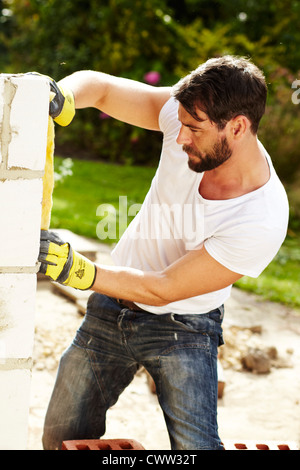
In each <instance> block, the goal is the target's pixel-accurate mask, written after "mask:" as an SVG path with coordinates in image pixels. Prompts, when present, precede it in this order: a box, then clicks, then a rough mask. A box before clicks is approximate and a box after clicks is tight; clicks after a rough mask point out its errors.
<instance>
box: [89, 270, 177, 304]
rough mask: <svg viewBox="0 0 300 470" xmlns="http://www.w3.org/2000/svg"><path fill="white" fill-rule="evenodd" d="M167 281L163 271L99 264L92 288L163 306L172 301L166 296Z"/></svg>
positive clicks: (119, 296)
mask: <svg viewBox="0 0 300 470" xmlns="http://www.w3.org/2000/svg"><path fill="white" fill-rule="evenodd" d="M165 283H166V279H165V277H164V275H163V273H159V272H143V271H140V270H139V269H133V268H127V267H120V266H106V265H99V266H97V273H96V278H95V282H94V285H93V287H92V290H93V291H95V292H99V293H101V294H105V295H108V296H110V297H116V298H120V299H124V300H130V301H133V302H140V303H143V304H146V305H156V306H161V305H166V304H168V303H170V302H171V301H172V299H167V298H166V292H167V289H166V288H165Z"/></svg>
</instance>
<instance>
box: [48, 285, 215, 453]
mask: <svg viewBox="0 0 300 470" xmlns="http://www.w3.org/2000/svg"><path fill="white" fill-rule="evenodd" d="M223 312H224V310H223V306H222V307H220V308H218V309H215V310H213V311H211V312H208V313H206V314H199V315H198V314H197V315H177V314H173V313H170V314H163V315H154V314H151V313H148V312H141V311H134V310H130V309H128V308H124V307H122V306H121V305H120V304H119V303H118V302H117V301H116V300H115V299H112V298H109V297H106V296H104V295H100V294H97V293H93V294H92V295H91V297H90V299H89V301H88V306H87V313H86V315H85V317H84V319H83V322H82V325H81V326H80V328H79V330H78V331H77V333H76V336H75V339H74V341H73V343H72V344H71V346H70V347H69V348H68V349H67V350H66V351H65V353H64V354H63V356H62V358H61V361H60V365H59V370H58V374H57V378H56V383H55V387H54V390H53V393H52V397H51V400H50V403H49V407H48V410H47V414H46V419H45V427H44V435H43V445H44V449H46V450H54V449H60V448H61V443H62V441H64V440H75V439H99V438H100V437H101V436H102V435H103V434H104V433H105V416H106V411H107V410H108V408H110V407H111V406H112V405H114V404H115V403H116V401H117V400H118V397H119V395H120V394H121V393H122V391H123V390H124V389H125V388H126V387H127V386H128V385H129V383H130V382H131V381H132V379H133V377H134V375H135V373H136V372H137V370H138V369H139V367H140V366H144V367H145V369H146V370H147V371H148V372H149V373H150V375H151V376H152V377H153V379H154V382H155V385H156V392H157V397H158V400H159V403H160V406H161V408H162V410H163V413H164V417H165V421H166V425H167V429H168V433H169V436H170V443H171V448H172V449H207V450H218V449H222V448H223V447H222V445H221V441H220V439H219V436H218V426H217V396H218V379H217V353H218V346H219V345H221V344H223V340H222V328H221V323H222V320H223Z"/></svg>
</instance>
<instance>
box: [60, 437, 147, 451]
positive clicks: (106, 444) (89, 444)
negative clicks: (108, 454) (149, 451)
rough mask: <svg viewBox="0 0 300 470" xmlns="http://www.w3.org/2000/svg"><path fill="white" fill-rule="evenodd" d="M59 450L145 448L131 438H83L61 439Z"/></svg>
mask: <svg viewBox="0 0 300 470" xmlns="http://www.w3.org/2000/svg"><path fill="white" fill-rule="evenodd" d="M61 450H145V449H144V447H143V446H142V445H141V444H140V443H139V442H137V441H135V440H133V439H84V440H74V441H63V443H62V448H61Z"/></svg>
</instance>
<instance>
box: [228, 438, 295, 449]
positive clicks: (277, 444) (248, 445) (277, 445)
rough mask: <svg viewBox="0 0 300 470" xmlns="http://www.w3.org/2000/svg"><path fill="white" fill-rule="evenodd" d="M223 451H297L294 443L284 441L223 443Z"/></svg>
mask: <svg viewBox="0 0 300 470" xmlns="http://www.w3.org/2000/svg"><path fill="white" fill-rule="evenodd" d="M223 446H224V449H225V450H299V449H298V447H297V444H296V443H295V442H284V441H265V442H261V441H258V442H255V441H232V440H231V441H230V440H229V441H226V440H225V441H224V442H223Z"/></svg>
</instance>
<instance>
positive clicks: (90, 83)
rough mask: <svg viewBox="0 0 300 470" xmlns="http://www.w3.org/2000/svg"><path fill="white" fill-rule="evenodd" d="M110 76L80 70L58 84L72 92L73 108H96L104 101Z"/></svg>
mask: <svg viewBox="0 0 300 470" xmlns="http://www.w3.org/2000/svg"><path fill="white" fill-rule="evenodd" d="M109 80H110V76H109V75H106V74H104V73H101V72H95V71H92V70H81V71H79V72H75V73H73V74H72V75H69V76H68V77H65V78H64V79H63V80H61V81H60V82H59V84H60V85H62V86H65V87H67V88H69V89H71V90H72V91H73V94H74V98H75V107H76V108H77V109H82V108H93V107H94V108H97V107H98V106H99V103H100V102H101V100H104V99H105V96H106V93H107V87H108V83H109Z"/></svg>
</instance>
